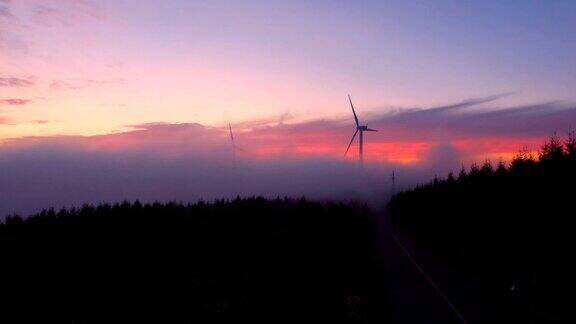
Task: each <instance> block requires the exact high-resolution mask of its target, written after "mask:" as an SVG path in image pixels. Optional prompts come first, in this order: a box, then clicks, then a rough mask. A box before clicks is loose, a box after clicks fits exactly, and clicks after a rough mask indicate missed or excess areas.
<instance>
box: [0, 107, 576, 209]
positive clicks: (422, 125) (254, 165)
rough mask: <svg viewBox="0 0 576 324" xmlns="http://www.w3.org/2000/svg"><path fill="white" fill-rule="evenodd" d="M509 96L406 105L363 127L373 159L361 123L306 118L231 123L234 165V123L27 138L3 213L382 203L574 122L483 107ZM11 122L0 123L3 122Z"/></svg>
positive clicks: (16, 153)
mask: <svg viewBox="0 0 576 324" xmlns="http://www.w3.org/2000/svg"><path fill="white" fill-rule="evenodd" d="M498 98H499V96H494V97H489V98H480V99H473V100H466V101H464V102H461V103H458V104H454V105H447V106H443V107H435V108H428V109H418V108H414V109H401V110H397V111H396V112H394V113H386V114H382V115H377V116H373V117H371V118H370V119H368V120H364V122H366V123H367V124H368V125H369V126H370V127H373V128H377V129H379V132H378V133H370V134H367V136H366V147H365V149H366V158H367V164H366V166H365V169H364V170H363V171H361V170H360V168H359V166H358V164H357V155H356V154H357V153H356V152H357V146H355V147H353V148H352V150H351V152H352V153H351V154H350V156H349V157H346V158H345V157H344V156H343V154H344V150H345V148H346V145H347V143H348V141H349V138H350V136H351V135H352V133H353V131H354V124H353V120H352V119H351V118H347V119H331V120H316V121H310V122H305V123H290V122H289V120H288V121H282V122H272V121H259V122H255V123H242V124H236V125H234V124H232V127H233V131H234V135H235V139H236V144H237V145H238V147H240V148H241V149H238V150H237V151H236V154H235V155H236V159H234V158H233V156H234V154H233V152H232V145H231V143H230V138H229V131H228V128H227V125H226V127H209V126H205V125H200V124H196V123H184V124H167V123H152V124H144V125H134V126H132V130H130V131H125V132H120V133H114V134H106V135H98V136H51V137H26V138H19V139H12V140H8V141H5V142H4V143H3V144H2V145H1V146H0V168H1V169H2V170H3V172H2V173H1V174H0V215H6V214H8V213H12V212H21V213H28V212H31V211H34V210H37V209H39V208H43V207H50V206H54V207H63V206H71V205H75V206H78V205H80V204H82V203H98V202H102V201H119V200H122V199H129V200H134V199H140V200H143V201H154V200H160V201H166V200H181V201H194V200H198V199H215V198H221V197H229V198H231V197H234V196H236V195H238V194H240V195H244V196H245V195H265V196H272V197H274V196H276V195H280V196H284V195H289V196H301V195H306V196H309V197H313V198H317V199H359V200H366V201H369V202H371V203H372V204H374V205H375V206H381V205H383V204H384V203H385V202H386V199H387V198H388V197H389V194H390V191H391V190H392V183H391V180H390V175H391V173H392V171H395V173H396V178H397V180H398V182H397V183H396V184H395V186H396V188H395V189H400V188H403V187H406V186H412V185H414V184H416V183H419V182H424V181H427V180H429V179H430V178H431V177H433V176H435V175H439V176H442V175H445V174H446V173H447V172H448V171H450V170H453V171H458V170H459V168H460V166H461V164H462V163H463V162H464V163H467V164H469V163H470V162H472V161H480V162H481V161H482V160H483V159H485V158H490V159H492V160H493V161H494V162H495V160H496V159H498V158H504V159H507V158H509V157H510V156H511V154H514V153H515V152H517V151H518V150H519V149H520V148H521V147H522V146H524V145H528V146H530V147H532V148H537V146H538V145H540V144H541V143H542V142H543V141H544V140H545V138H546V137H547V136H549V135H551V134H553V133H554V132H559V133H563V132H564V131H567V130H568V129H570V127H572V126H573V123H574V121H576V109H575V108H574V107H572V106H570V105H566V104H561V103H544V104H536V105H527V106H521V107H501V108H494V107H493V105H492V108H490V109H488V108H483V107H482V105H483V104H486V103H488V102H490V103H492V104H493V103H494V101H495V100H497V99H498ZM0 121H1V120H0Z"/></svg>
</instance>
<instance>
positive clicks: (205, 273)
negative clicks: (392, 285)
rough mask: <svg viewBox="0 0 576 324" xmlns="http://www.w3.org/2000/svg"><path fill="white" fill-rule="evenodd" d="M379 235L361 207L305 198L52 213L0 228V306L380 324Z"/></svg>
mask: <svg viewBox="0 0 576 324" xmlns="http://www.w3.org/2000/svg"><path fill="white" fill-rule="evenodd" d="M375 234H376V233H375V230H374V226H373V224H372V221H371V219H370V218H369V215H368V210H367V208H366V207H364V206H361V205H345V204H339V203H316V202H310V201H307V200H305V199H299V200H292V199H276V200H266V199H263V198H249V199H240V198H238V199H236V200H232V201H216V202H214V203H203V202H199V203H196V204H189V205H184V204H179V203H169V204H160V203H154V204H144V205H143V204H141V203H139V202H134V203H129V202H125V203H121V204H116V205H107V204H102V205H99V206H96V207H93V206H84V207H82V208H79V209H69V210H60V211H54V210H45V211H43V212H41V213H39V214H36V215H33V216H31V217H28V218H25V219H23V218H20V217H9V218H7V219H6V221H5V223H4V224H2V225H0V256H1V258H2V266H1V268H0V274H1V276H0V278H2V279H1V282H2V298H3V301H2V303H1V305H2V307H3V309H4V310H15V309H19V307H21V308H22V309H25V310H26V312H24V313H22V314H28V315H41V316H42V317H48V316H47V315H48V314H55V315H57V316H62V317H63V318H66V319H71V318H72V319H77V322H90V321H82V319H94V318H99V319H100V320H102V319H111V318H117V317H116V315H114V313H115V312H116V311H120V312H121V313H122V314H124V315H123V317H122V318H126V317H125V316H126V315H129V316H131V317H128V318H132V319H134V318H142V317H147V316H151V318H156V316H159V317H158V318H159V319H163V320H167V319H171V318H172V319H182V318H186V319H202V320H206V319H210V320H214V319H215V320H220V319H223V320H225V319H230V320H231V319H234V320H235V321H241V320H243V319H244V320H266V321H268V322H270V323H275V322H294V321H296V320H300V319H307V320H308V319H310V320H314V319H316V320H319V319H321V320H322V321H342V320H344V321H352V322H376V321H378V320H380V319H381V318H382V316H383V315H384V314H385V311H386V307H385V305H386V303H385V300H384V297H383V295H382V293H383V292H384V291H385V288H383V287H382V284H381V279H380V278H381V275H380V274H381V269H380V265H379V264H378V261H377V258H376V257H375V256H376V253H375ZM31 311H32V312H31ZM32 313H34V314H32ZM62 317H61V318H62ZM44 322H45V321H44ZM98 322H100V321H98Z"/></svg>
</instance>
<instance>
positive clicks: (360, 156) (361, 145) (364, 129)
mask: <svg viewBox="0 0 576 324" xmlns="http://www.w3.org/2000/svg"><path fill="white" fill-rule="evenodd" d="M348 101H350V107H351V108H352V113H353V114H354V120H355V121H356V131H355V132H354V135H352V139H351V140H350V143H349V144H348V148H346V153H344V156H346V154H348V150H350V146H351V145H352V142H354V138H356V134H358V133H360V137H359V140H358V143H359V154H358V159H359V161H360V165H361V166H362V165H363V164H364V132H377V130H375V129H371V128H368V126H367V125H364V126H360V122H359V121H358V116H356V111H355V110H354V105H353V104H352V99H351V98H350V95H348Z"/></svg>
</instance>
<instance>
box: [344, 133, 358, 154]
mask: <svg viewBox="0 0 576 324" xmlns="http://www.w3.org/2000/svg"><path fill="white" fill-rule="evenodd" d="M356 134H358V129H356V131H355V132H354V135H352V139H351V140H350V143H348V147H347V148H346V153H344V156H346V154H348V150H350V146H351V145H352V142H354V138H356Z"/></svg>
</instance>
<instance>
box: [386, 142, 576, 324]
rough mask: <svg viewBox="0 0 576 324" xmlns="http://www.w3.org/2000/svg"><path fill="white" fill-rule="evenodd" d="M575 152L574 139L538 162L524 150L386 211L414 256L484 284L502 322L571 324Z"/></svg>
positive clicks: (406, 197)
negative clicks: (427, 256) (428, 257)
mask: <svg viewBox="0 0 576 324" xmlns="http://www.w3.org/2000/svg"><path fill="white" fill-rule="evenodd" d="M575 152H576V138H575V137H574V134H571V135H570V136H569V138H568V139H565V140H562V139H561V138H559V137H552V138H551V139H550V140H549V141H548V142H547V143H546V144H545V145H544V146H543V147H542V148H541V150H540V152H539V153H538V156H537V157H534V156H532V155H531V154H530V153H528V152H526V151H522V152H520V153H519V154H518V156H517V157H516V158H515V159H514V160H513V161H512V162H511V163H510V165H505V164H503V163H499V164H498V165H497V166H496V167H493V166H492V165H491V164H490V163H489V162H486V163H484V165H482V166H477V165H473V166H472V167H471V168H470V169H469V170H467V171H466V170H462V171H461V172H460V175H459V176H458V177H454V176H452V175H449V176H448V177H447V178H446V179H443V180H438V179H437V180H435V181H433V182H431V183H429V184H427V185H423V186H419V187H417V188H415V189H413V190H408V191H405V192H402V193H399V194H398V195H396V196H395V197H394V198H393V199H392V201H391V202H390V204H389V206H388V211H389V214H390V216H391V219H392V222H393V224H394V226H395V227H396V228H397V230H398V231H400V232H402V233H403V234H404V235H406V236H408V237H410V238H411V239H413V240H414V241H415V242H416V246H418V248H417V249H419V250H420V251H425V252H426V253H431V254H432V255H434V257H435V258H436V260H437V261H436V262H441V263H443V264H445V265H446V266H447V267H450V268H452V269H455V271H457V272H458V273H463V274H466V275H467V276H468V278H474V280H476V279H477V280H478V281H480V282H483V283H484V286H485V290H484V291H483V293H485V294H486V295H487V296H486V297H487V300H492V301H495V302H498V303H500V304H499V307H501V308H502V314H506V316H508V317H507V318H506V321H508V322H516V323H567V322H572V321H574V318H576V317H575V316H574V315H573V311H572V309H571V308H572V307H573V306H572V305H571V304H572V301H573V300H574V297H573V296H574V292H575V291H576V290H574V289H575V288H576V286H575V285H574V283H575V282H576V280H575V279H574V278H575V276H576V272H574V269H575V267H574V266H573V263H575V262H576V258H575V250H574V248H575V247H576V244H575V243H576V228H575V226H574V225H575V224H576V222H575V216H576V212H575V206H576V205H575V201H576V200H575V194H576V190H575V186H576V155H575ZM471 280H472V279H471ZM454 297H455V298H458V296H454ZM486 306H487V305H486ZM498 321H503V319H502V318H500V319H497V318H493V319H492V322H498Z"/></svg>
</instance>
